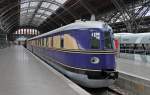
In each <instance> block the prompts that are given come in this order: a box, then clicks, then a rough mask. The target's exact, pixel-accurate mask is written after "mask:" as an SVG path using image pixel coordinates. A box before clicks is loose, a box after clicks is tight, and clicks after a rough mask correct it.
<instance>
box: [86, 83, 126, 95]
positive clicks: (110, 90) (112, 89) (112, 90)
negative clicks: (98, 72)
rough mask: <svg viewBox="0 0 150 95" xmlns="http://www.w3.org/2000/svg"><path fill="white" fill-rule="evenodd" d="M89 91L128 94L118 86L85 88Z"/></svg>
mask: <svg viewBox="0 0 150 95" xmlns="http://www.w3.org/2000/svg"><path fill="white" fill-rule="evenodd" d="M84 89H85V90H86V91H87V92H89V93H91V95H128V93H127V92H126V91H125V90H123V89H120V88H119V87H117V86H114V85H113V86H110V87H106V88H96V89H92V88H84Z"/></svg>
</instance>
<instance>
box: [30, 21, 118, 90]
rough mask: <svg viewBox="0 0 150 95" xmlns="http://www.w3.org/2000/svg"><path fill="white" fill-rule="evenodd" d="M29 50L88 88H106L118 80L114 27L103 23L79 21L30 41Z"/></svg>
mask: <svg viewBox="0 0 150 95" xmlns="http://www.w3.org/2000/svg"><path fill="white" fill-rule="evenodd" d="M27 48H28V49H29V50H30V51H31V52H33V53H34V54H36V55H37V56H39V57H40V58H42V59H43V60H45V61H47V63H48V64H50V65H51V66H53V67H55V68H56V69H57V70H59V71H60V72H62V73H63V74H65V75H66V76H68V77H69V78H70V79H72V80H73V81H75V82H76V83H78V84H80V85H82V86H86V87H92V88H97V87H107V86H109V85H111V84H112V83H113V82H114V81H115V79H117V77H118V72H116V70H115V68H116V64H115V51H114V48H113V31H112V28H111V27H110V26H109V25H108V24H106V23H104V22H102V21H77V22H75V23H72V24H69V25H66V26H63V27H60V28H58V29H55V30H53V31H50V32H47V33H44V34H42V35H39V36H36V37H33V38H30V39H28V41H27Z"/></svg>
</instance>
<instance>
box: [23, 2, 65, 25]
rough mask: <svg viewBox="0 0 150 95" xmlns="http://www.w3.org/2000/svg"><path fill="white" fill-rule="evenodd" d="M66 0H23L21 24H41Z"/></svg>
mask: <svg viewBox="0 0 150 95" xmlns="http://www.w3.org/2000/svg"><path fill="white" fill-rule="evenodd" d="M66 1H67V0H52V1H49V0H48V1H46V0H21V7H20V8H21V12H20V25H21V26H23V25H27V24H30V25H31V24H34V25H36V26H39V25H40V24H41V23H42V22H43V21H44V20H45V19H47V17H50V16H51V15H52V13H54V12H55V11H56V10H57V9H58V8H59V7H60V6H62V5H63V4H64V3H65V2H66ZM51 2H52V3H51Z"/></svg>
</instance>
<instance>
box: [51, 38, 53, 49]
mask: <svg viewBox="0 0 150 95" xmlns="http://www.w3.org/2000/svg"><path fill="white" fill-rule="evenodd" d="M51 47H53V37H52V38H51Z"/></svg>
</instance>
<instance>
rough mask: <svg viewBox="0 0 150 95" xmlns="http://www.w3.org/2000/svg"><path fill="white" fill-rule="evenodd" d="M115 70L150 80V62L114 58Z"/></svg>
mask: <svg viewBox="0 0 150 95" xmlns="http://www.w3.org/2000/svg"><path fill="white" fill-rule="evenodd" d="M116 59H117V60H116V63H117V70H118V71H119V72H123V73H125V74H128V75H131V76H134V77H137V78H140V79H144V80H148V81H150V63H145V62H140V61H135V60H130V59H125V58H116Z"/></svg>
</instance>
